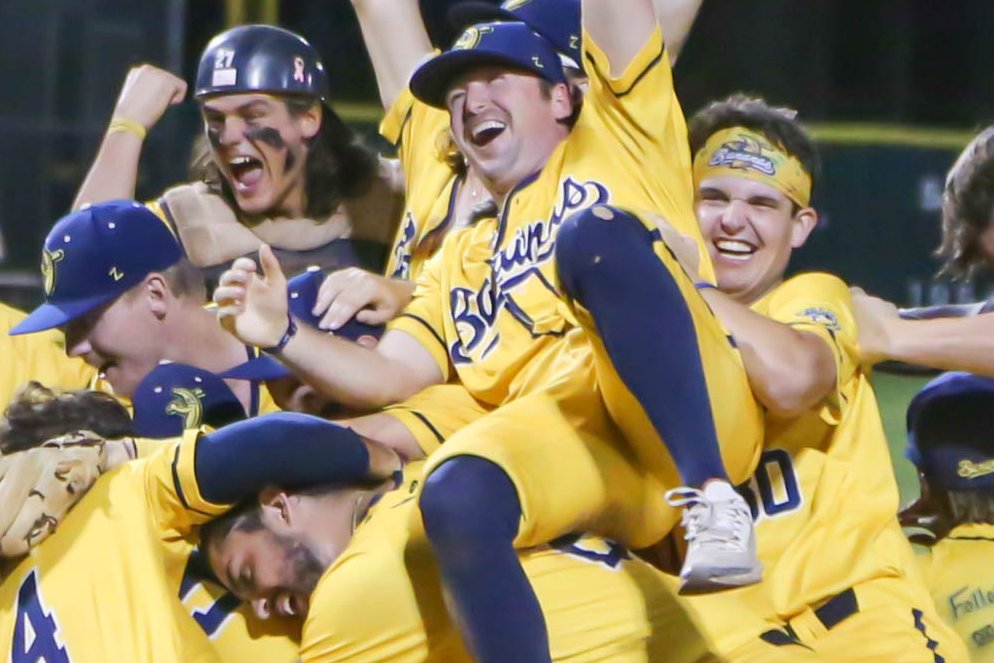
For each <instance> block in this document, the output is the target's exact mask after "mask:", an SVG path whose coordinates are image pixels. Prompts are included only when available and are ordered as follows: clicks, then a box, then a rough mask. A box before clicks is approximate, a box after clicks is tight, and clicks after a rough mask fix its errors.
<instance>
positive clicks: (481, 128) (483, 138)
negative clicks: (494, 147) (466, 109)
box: [469, 120, 507, 147]
mask: <svg viewBox="0 0 994 663" xmlns="http://www.w3.org/2000/svg"><path fill="white" fill-rule="evenodd" d="M505 129H507V125H506V124H504V123H503V122H500V121H499V120H484V121H483V122H480V123H479V124H478V125H476V126H475V127H473V129H472V131H471V132H470V135H469V142H471V143H472V144H473V145H475V146H476V147H484V146H486V145H489V144H490V143H492V142H493V141H494V139H495V138H497V136H499V135H501V134H502V133H504V130H505Z"/></svg>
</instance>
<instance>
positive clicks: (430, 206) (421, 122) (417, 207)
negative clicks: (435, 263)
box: [380, 90, 462, 281]
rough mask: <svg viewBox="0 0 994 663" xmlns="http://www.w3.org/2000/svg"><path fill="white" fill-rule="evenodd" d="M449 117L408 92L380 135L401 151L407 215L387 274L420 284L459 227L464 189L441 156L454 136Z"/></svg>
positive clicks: (385, 122) (405, 213)
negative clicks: (426, 268) (458, 203)
mask: <svg viewBox="0 0 994 663" xmlns="http://www.w3.org/2000/svg"><path fill="white" fill-rule="evenodd" d="M448 131H449V114H448V113H447V112H445V111H443V110H438V109H436V108H432V107H431V106H428V105H426V104H422V103H418V102H417V101H415V99H414V96H413V95H412V94H411V92H410V90H404V92H402V93H401V95H400V97H398V99H397V101H396V102H394V105H393V107H392V108H390V110H389V111H387V114H386V116H385V117H384V118H383V122H382V123H381V124H380V134H381V135H382V136H383V137H384V138H386V139H387V140H388V141H390V142H391V143H393V145H394V146H395V147H396V148H397V156H398V157H400V163H401V167H402V168H403V171H404V190H405V191H406V198H405V201H404V215H403V217H402V218H401V221H400V227H399V228H397V237H396V238H395V239H394V243H393V246H392V248H391V250H390V255H389V256H388V258H387V268H386V275H387V276H389V277H391V278H396V279H408V280H412V281H413V280H416V279H417V277H418V275H419V274H420V273H421V267H422V266H423V265H424V263H425V261H426V260H427V259H428V258H429V257H431V255H432V254H434V252H435V250H436V249H437V248H438V247H439V245H440V243H441V240H442V238H443V237H444V235H445V234H446V233H447V232H448V231H449V230H450V229H451V227H452V224H453V223H454V218H453V210H454V207H455V203H456V199H457V197H458V193H459V187H460V186H461V185H462V178H459V177H457V176H456V175H455V173H454V172H453V171H452V169H451V168H450V167H449V165H448V164H447V163H446V162H445V160H444V156H443V155H442V154H441V152H440V145H441V144H442V143H443V142H444V139H445V138H446V137H447V136H448Z"/></svg>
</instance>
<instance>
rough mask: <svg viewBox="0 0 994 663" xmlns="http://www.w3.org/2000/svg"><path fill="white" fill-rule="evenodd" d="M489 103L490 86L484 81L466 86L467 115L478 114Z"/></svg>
mask: <svg viewBox="0 0 994 663" xmlns="http://www.w3.org/2000/svg"><path fill="white" fill-rule="evenodd" d="M489 103H490V86H489V85H488V84H487V83H485V82H484V81H470V82H469V83H467V84H466V104H465V109H466V112H467V113H479V112H480V111H481V110H483V109H484V108H486V107H487V104H489Z"/></svg>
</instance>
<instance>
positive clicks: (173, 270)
mask: <svg viewBox="0 0 994 663" xmlns="http://www.w3.org/2000/svg"><path fill="white" fill-rule="evenodd" d="M42 274H43V276H44V279H45V303H43V304H42V305H41V306H39V307H38V308H36V309H35V310H34V311H33V312H32V313H31V314H30V315H28V316H27V317H26V318H25V319H24V320H22V321H21V322H20V323H18V324H17V325H16V326H14V328H13V329H11V331H10V333H11V334H13V335H19V334H33V333H35V332H41V331H44V330H48V329H53V328H62V329H64V330H65V333H66V339H67V340H66V352H67V353H68V354H69V355H70V356H71V357H81V358H82V359H84V360H85V361H86V363H87V364H89V365H90V366H92V367H94V368H95V369H97V370H98V371H99V374H100V377H101V379H102V380H103V382H104V384H103V385H102V386H103V387H108V388H110V389H112V390H113V392H114V394H115V395H117V396H119V397H122V398H130V397H131V396H132V394H133V393H134V390H135V388H136V387H137V385H138V384H139V383H140V382H141V381H142V380H143V379H144V378H145V377H146V376H147V375H148V374H149V373H150V372H151V371H152V370H153V369H154V368H155V367H156V366H158V365H159V363H160V362H161V361H163V360H169V361H177V362H181V363H185V364H189V365H191V366H196V367H197V368H201V369H206V370H210V371H214V372H219V371H221V370H224V369H227V368H231V367H232V366H235V365H237V364H240V363H242V362H243V361H245V359H246V358H248V357H253V356H255V354H256V350H255V349H254V348H246V347H245V346H244V345H242V344H241V343H238V342H237V341H236V340H235V339H233V338H231V336H230V335H228V334H225V333H224V331H223V330H221V329H219V328H218V326H217V320H216V317H215V315H214V313H213V312H211V311H208V310H205V309H204V307H203V302H204V300H205V298H206V291H205V287H204V282H203V275H202V274H201V273H200V271H199V270H197V269H196V268H195V267H193V266H192V265H191V264H190V263H189V261H187V260H186V259H185V258H184V257H183V250H182V248H181V247H180V245H179V243H178V242H177V241H176V237H175V236H174V235H173V233H172V231H171V230H170V229H169V227H168V226H167V225H166V224H165V223H164V222H163V221H162V220H161V219H159V217H157V216H156V215H155V214H153V213H152V212H150V211H149V210H148V209H147V208H146V207H144V206H143V205H141V204H139V203H136V202H134V201H109V202H104V203H99V204H96V205H92V206H90V207H87V208H86V209H84V210H80V211H78V212H73V213H71V214H69V215H67V216H65V217H63V218H62V219H60V220H59V221H58V222H57V223H56V224H55V226H54V227H53V228H52V230H51V231H50V232H49V234H48V238H47V239H46V240H45V248H44V250H43V255H42ZM232 389H234V390H235V394H236V395H237V396H238V398H239V400H240V401H241V403H242V407H243V408H244V410H245V412H246V413H248V414H249V415H250V416H254V415H255V414H258V413H259V412H271V411H274V410H277V409H278V408H277V406H276V405H275V403H273V401H272V398H271V397H270V396H269V394H268V392H267V391H266V390H265V388H260V387H259V386H258V385H251V384H249V383H244V382H232Z"/></svg>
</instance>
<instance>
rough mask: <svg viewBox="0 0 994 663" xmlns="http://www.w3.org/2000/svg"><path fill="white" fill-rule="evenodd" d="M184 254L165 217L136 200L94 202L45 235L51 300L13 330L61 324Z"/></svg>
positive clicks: (19, 331) (45, 274) (43, 261)
mask: <svg viewBox="0 0 994 663" xmlns="http://www.w3.org/2000/svg"><path fill="white" fill-rule="evenodd" d="M182 257H183V249H182V247H181V246H180V243H179V240H177V239H176V236H175V235H174V234H173V232H172V231H171V230H170V229H169V227H168V226H167V225H166V223H165V222H164V221H162V219H160V218H159V217H157V216H156V215H155V214H154V213H153V212H152V211H151V210H149V209H148V208H147V207H145V206H144V205H142V204H141V203H137V202H135V201H133V200H111V201H108V202H103V203H97V204H95V205H90V206H89V207H85V208H83V209H81V210H78V211H76V212H72V213H71V214H68V215H66V216H64V217H62V218H61V219H59V220H58V221H57V222H56V224H55V226H54V227H53V228H52V230H51V231H50V232H49V233H48V237H47V238H45V248H44V250H43V251H42V259H41V273H42V276H43V277H44V280H45V303H44V304H42V305H41V306H39V307H38V308H36V309H35V310H34V311H32V312H31V314H30V315H28V317H26V318H25V319H24V320H22V321H21V322H20V324H18V325H16V326H15V327H14V328H13V329H11V330H10V333H11V335H16V334H30V333H32V332H39V331H43V330H45V329H52V328H53V327H61V326H62V325H64V324H66V323H67V322H70V321H72V320H74V319H76V318H78V317H80V316H81V315H84V314H86V313H88V312H90V311H92V310H93V309H95V308H97V307H98V306H101V305H102V304H105V303H108V302H111V301H113V300H114V299H117V298H118V297H120V296H121V295H123V294H124V293H125V292H127V291H128V290H129V289H130V288H132V287H133V286H135V285H137V284H138V283H141V281H142V279H144V278H145V277H146V276H148V275H149V274H150V273H152V272H156V271H161V270H163V269H166V268H168V267H171V266H173V265H174V264H176V263H177V262H179V260H180V258H182Z"/></svg>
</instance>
